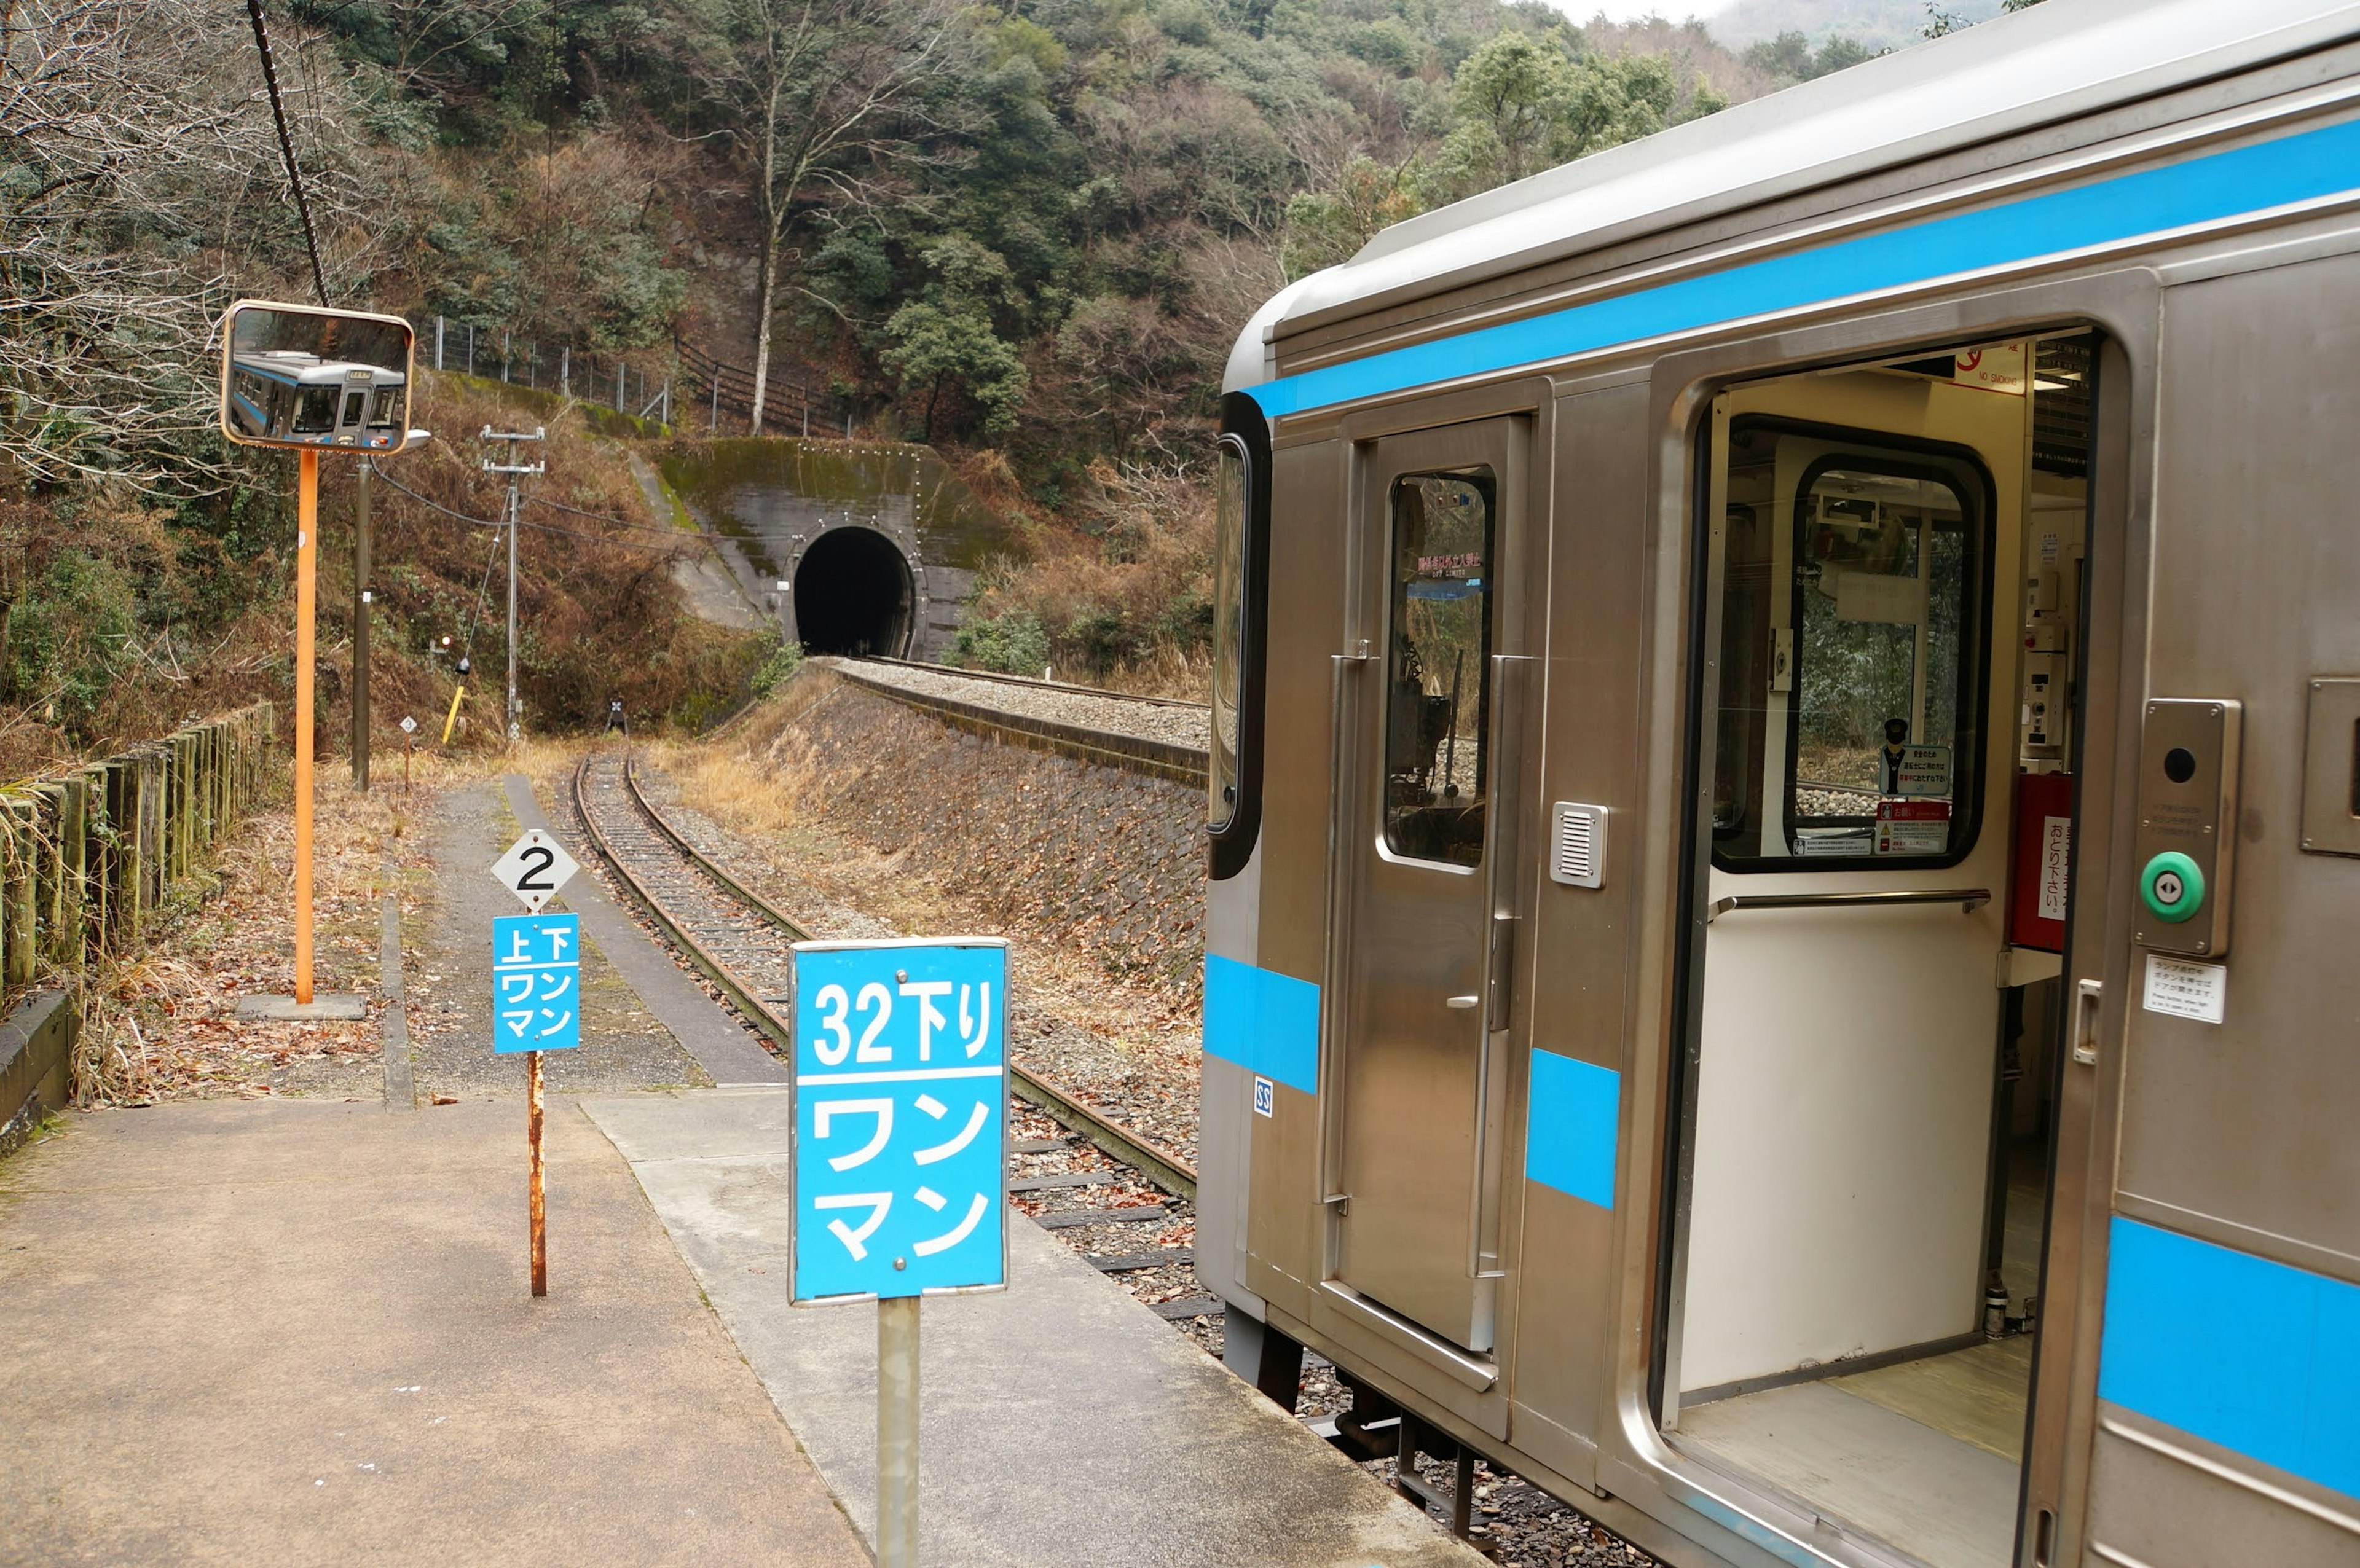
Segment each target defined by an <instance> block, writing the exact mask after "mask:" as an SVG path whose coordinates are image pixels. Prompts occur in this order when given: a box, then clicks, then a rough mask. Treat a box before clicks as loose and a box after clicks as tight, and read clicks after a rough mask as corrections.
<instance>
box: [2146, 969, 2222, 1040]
mask: <svg viewBox="0 0 2360 1568" xmlns="http://www.w3.org/2000/svg"><path fill="white" fill-rule="evenodd" d="M2228 1009H2229V966H2228V965H2227V964H2191V963H2190V962H2189V961H2188V960H2186V959H2184V958H2166V957H2164V956H2163V954H2161V953H2148V954H2147V1011H2148V1012H2150V1013H2164V1014H2168V1015H2169V1016H2170V1017H2172V1018H2194V1019H2195V1020H2196V1021H2197V1022H2198V1023H2200V1024H2217V1023H2219V1022H2220V1021H2221V1019H2222V1018H2223V1016H2225V1015H2226V1013H2227V1012H2228Z"/></svg>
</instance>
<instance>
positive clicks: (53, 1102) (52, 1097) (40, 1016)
mask: <svg viewBox="0 0 2360 1568" xmlns="http://www.w3.org/2000/svg"><path fill="white" fill-rule="evenodd" d="M81 1035H82V1016H81V1014H79V1013H78V1012H76V1011H75V1010H74V1007H73V1002H72V999H71V997H69V996H67V995H66V994H65V993H64V992H63V991H36V992H34V993H33V994H32V995H31V996H27V997H25V998H24V999H23V1000H22V1001H20V1002H18V1003H17V1004H16V1007H13V1008H11V1009H9V1013H8V1017H7V1019H6V1021H5V1022H0V1155H5V1154H8V1153H10V1152H12V1151H13V1150H14V1149H16V1146H17V1145H18V1144H21V1143H23V1142H24V1141H25V1138H26V1137H27V1135H28V1134H29V1133H30V1132H31V1131H32V1130H33V1128H34V1127H38V1126H39V1125H40V1122H41V1118H42V1117H43V1116H48V1115H49V1113H50V1112H51V1111H61V1110H63V1109H65V1105H66V1094H67V1091H68V1089H69V1088H70V1087H71V1085H69V1084H68V1083H67V1082H66V1064H67V1062H69V1061H70V1060H71V1058H72V1056H73V1047H74V1041H75V1040H78V1039H79V1038H81Z"/></svg>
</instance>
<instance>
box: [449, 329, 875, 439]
mask: <svg viewBox="0 0 2360 1568" xmlns="http://www.w3.org/2000/svg"><path fill="white" fill-rule="evenodd" d="M422 337H423V341H421V343H420V344H419V357H420V358H421V359H422V360H424V361H426V362H427V363H428V364H430V365H432V366H433V367H434V368H435V369H436V370H448V371H457V372H460V373H462V374H464V375H467V376H481V377H483V378H485V379H487V380H496V381H504V382H507V383H508V384H510V385H512V386H519V387H532V388H534V389H536V390H545V391H550V392H554V393H556V394H558V395H559V396H560V397H573V398H578V399H580V400H581V401H584V402H590V403H598V404H601V405H603V406H605V407H606V408H614V409H617V410H618V411H620V412H622V413H626V414H629V415H632V416H634V417H635V418H638V419H654V420H658V421H660V422H661V423H663V424H667V425H672V426H673V427H675V428H676V429H680V430H702V431H704V432H705V433H707V434H711V435H747V434H753V433H759V434H763V435H775V436H794V435H800V436H814V435H817V436H845V437H849V436H850V435H851V434H852V427H853V409H852V405H851V403H850V402H849V401H848V400H847V399H846V398H844V397H838V396H836V394H835V393H834V392H833V391H831V390H829V388H828V386H827V382H826V378H825V376H822V375H821V374H820V373H819V372H817V371H814V370H813V369H812V368H811V367H810V366H808V365H800V364H797V363H795V362H793V361H792V360H780V361H775V362H773V364H772V365H771V366H770V374H769V375H768V376H766V377H764V385H763V388H762V397H761V410H762V412H761V419H759V421H757V420H756V419H755V418H754V406H755V398H754V373H753V371H752V370H751V369H749V368H748V367H747V366H744V365H730V364H727V363H726V362H725V361H723V360H721V359H719V358H716V356H714V355H713V354H707V353H705V351H704V350H703V349H701V348H699V347H697V346H696V345H695V344H694V343H688V342H685V341H684V340H683V339H680V338H678V337H675V338H673V339H672V342H671V343H668V344H665V345H663V346H661V347H658V348H646V349H634V350H630V351H628V352H626V353H615V352H604V353H602V352H599V351H597V350H594V349H589V348H585V347H583V346H581V345H579V344H575V343H543V342H541V341H540V340H539V339H537V338H530V337H526V336H523V335H520V334H519V333H518V332H514V331H513V330H511V329H509V328H506V327H487V326H484V325H482V324H480V323H478V322H474V321H452V320H450V319H449V318H447V317H443V316H437V317H435V318H434V322H433V326H432V330H431V332H427V333H424V334H422Z"/></svg>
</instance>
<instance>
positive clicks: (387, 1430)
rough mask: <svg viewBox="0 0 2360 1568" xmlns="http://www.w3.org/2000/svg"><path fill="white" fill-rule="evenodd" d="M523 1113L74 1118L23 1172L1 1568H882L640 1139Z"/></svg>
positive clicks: (560, 1115) (560, 1112)
mask: <svg viewBox="0 0 2360 1568" xmlns="http://www.w3.org/2000/svg"><path fill="white" fill-rule="evenodd" d="M523 1124H524V1116H523V1107H522V1106H521V1105H519V1103H518V1102H516V1101H514V1100H508V1101H498V1100H472V1101H470V1102H468V1103H466V1104H463V1105H438V1106H431V1107H421V1108H420V1109H418V1110H416V1111H409V1110H403V1111H401V1112H399V1113H390V1112H388V1111H387V1110H386V1109H385V1108H384V1107H383V1105H380V1104H377V1103H374V1102H364V1103H358V1104H338V1103H333V1102H322V1101H294V1102H290V1101H283V1100H282V1101H262V1102H255V1101H244V1102H238V1101H216V1102H211V1103H201V1104H200V1103H191V1104H181V1105H158V1106H155V1107H153V1108H149V1109H144V1110H113V1111H101V1112H94V1113H77V1114H74V1115H71V1116H68V1117H67V1118H66V1119H65V1128H64V1130H63V1131H62V1132H60V1133H57V1134H55V1135H53V1136H49V1137H48V1138H45V1139H44V1140H43V1141H41V1142H40V1143H38V1144H37V1145H36V1146H34V1147H32V1148H29V1149H26V1150H25V1151H24V1152H22V1153H21V1154H18V1155H16V1156H15V1157H12V1158H11V1159H10V1160H7V1161H6V1162H5V1164H0V1302H5V1303H6V1308H7V1310H6V1311H5V1313H0V1366H5V1367H7V1368H9V1373H8V1376H7V1377H5V1378H0V1498H5V1499H6V1502H7V1507H6V1508H5V1518H0V1564H9V1565H14V1564H20V1563H21V1564H27V1565H29V1564H36V1563H38V1564H42V1565H44V1568H49V1565H59V1564H81V1563H105V1564H125V1563H130V1564H147V1563H158V1564H163V1563H169V1564H175V1565H178V1564H186V1563H237V1564H247V1563H340V1564H342V1563H502V1564H541V1563H548V1564H552V1565H554V1564H565V1565H568V1568H571V1565H572V1564H576V1563H598V1564H639V1563H681V1564H698V1565H703V1564H720V1563H774V1564H783V1565H786V1568H867V1565H868V1563H869V1554H868V1552H865V1551H864V1550H863V1549H862V1547H861V1545H860V1542H859V1541H858V1537H857V1536H856V1535H855V1534H854V1532H853V1530H852V1528H851V1525H850V1523H849V1522H848V1521H847V1519H846V1518H845V1516H844V1514H843V1512H842V1511H841V1510H840V1509H839V1508H837V1507H836V1504H835V1502H834V1500H833V1499H832V1498H831V1497H830V1496H829V1495H828V1492H827V1489H826V1487H825V1486H824V1485H823V1484H822V1483H821V1480H820V1478H819V1476H818V1475H817V1474H816V1473H815V1471H814V1468H813V1467H812V1465H811V1464H810V1462H809V1460H807V1459H806V1458H805V1457H804V1456H803V1454H799V1453H798V1452H797V1451H796V1448H795V1443H794V1440H793V1438H792V1435H791V1434H790V1433H789V1432H787V1430H786V1429H785V1427H784V1426H783V1425H782V1424H781V1421H780V1420H779V1417H778V1414H777V1412H776V1410H774V1409H773V1407H772V1406H771V1404H770V1400H769V1399H766V1398H765V1397H764V1391H763V1389H762V1388H761V1386H760V1385H759V1383H758V1382H757V1381H756V1379H755V1377H754V1376H753V1374H752V1373H751V1372H749V1371H748V1369H747V1367H746V1365H745V1363H744V1361H743V1360H741V1359H740V1358H739V1356H738V1355H737V1349H736V1347H735V1346H734V1345H732V1344H731V1343H730V1339H729V1335H728V1334H727V1331H725V1330H724V1329H723V1327H722V1325H721V1324H720V1323H719V1322H718V1321H717V1320H716V1318H715V1317H714V1315H713V1313H712V1312H710V1311H709V1310H708V1309H707V1308H706V1307H705V1303H704V1302H703V1301H700V1300H699V1299H698V1295H697V1288H696V1281H695V1280H694V1279H693V1278H692V1277H691V1276H690V1274H689V1272H688V1270H687V1269H685V1268H684V1267H683V1265H682V1262H681V1258H680V1255H679V1253H678V1251H677V1250H676V1249H675V1248H674V1247H673V1246H672V1242H671V1240H670V1239H669V1238H668V1237H667V1236H666V1235H665V1233H664V1230H663V1227H662V1226H661V1225H659V1224H658V1223H657V1221H656V1219H655V1216H654V1215H652V1214H650V1213H649V1211H648V1206H647V1203H646V1201H645V1200H644V1199H643V1198H642V1197H641V1196H640V1193H639V1186H638V1183H636V1182H635V1181H633V1180H632V1179H631V1174H630V1171H628V1168H626V1166H625V1165H624V1163H623V1161H622V1160H620V1159H619V1158H618V1157H617V1155H616V1152H615V1149H614V1148H613V1146H612V1145H611V1144H610V1143H609V1142H608V1141H607V1140H606V1138H603V1137H601V1136H599V1134H598V1132H597V1131H596V1130H595V1128H593V1127H591V1126H590V1124H589V1123H588V1122H587V1121H585V1119H584V1118H583V1116H581V1115H580V1113H579V1112H578V1111H576V1110H575V1109H574V1106H573V1105H572V1104H571V1103H570V1102H568V1101H566V1100H564V1099H563V1098H557V1099H552V1102H551V1105H550V1112H549V1121H548V1150H549V1160H550V1170H549V1192H550V1203H549V1208H550V1222H549V1223H550V1293H549V1295H548V1296H547V1297H546V1298H544V1299H543V1300H541V1301H535V1300H533V1299H532V1297H531V1296H530V1294H529V1293H528V1290H527V1288H526V1285H527V1281H526V1250H525V1193H524V1183H525V1170H524V1166H525V1160H524V1156H525V1149H524V1125H523Z"/></svg>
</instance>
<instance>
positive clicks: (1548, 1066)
mask: <svg viewBox="0 0 2360 1568" xmlns="http://www.w3.org/2000/svg"><path fill="white" fill-rule="evenodd" d="M1621 1104H1622V1074H1621V1073H1616V1072H1614V1071H1613V1070H1612V1069H1611V1068H1605V1067H1593V1066H1591V1065H1590V1063H1589V1062H1576V1061H1575V1060H1574V1059H1573V1058H1572V1057H1570V1056H1558V1055H1557V1054H1555V1053H1554V1052H1551V1051H1534V1052H1533V1077H1532V1085H1531V1087H1530V1088H1529V1089H1528V1090H1527V1091H1526V1092H1525V1095H1524V1174H1525V1175H1526V1176H1529V1177H1531V1178H1532V1179H1533V1180H1534V1181H1538V1182H1540V1183H1542V1184H1543V1185H1545V1186H1549V1187H1554V1188H1556V1189H1557V1191H1558V1192H1568V1193H1571V1194H1572V1195H1573V1196H1574V1197H1577V1198H1579V1199H1580V1200H1582V1202H1584V1203H1595V1204H1597V1205H1598V1206H1599V1207H1600V1208H1601V1209H1611V1208H1612V1207H1613V1206H1614V1141H1615V1128H1616V1126H1617V1122H1618V1107H1619V1106H1620V1105H1621Z"/></svg>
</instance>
